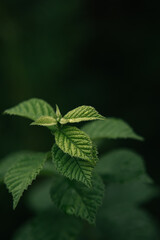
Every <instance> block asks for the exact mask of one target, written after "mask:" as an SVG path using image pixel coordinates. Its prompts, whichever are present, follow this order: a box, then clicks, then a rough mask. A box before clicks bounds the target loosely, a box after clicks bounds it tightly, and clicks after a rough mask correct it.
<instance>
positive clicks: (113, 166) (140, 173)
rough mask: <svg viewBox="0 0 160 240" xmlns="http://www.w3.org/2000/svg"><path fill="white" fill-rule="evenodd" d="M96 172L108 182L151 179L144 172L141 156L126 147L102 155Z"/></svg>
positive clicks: (147, 180) (148, 180)
mask: <svg viewBox="0 0 160 240" xmlns="http://www.w3.org/2000/svg"><path fill="white" fill-rule="evenodd" d="M97 172H98V173H99V174H101V175H102V176H104V177H105V178H106V179H107V181H110V182H128V181H137V180H141V181H142V182H143V181H144V182H151V181H152V180H151V179H150V178H149V176H148V175H147V173H146V170H145V165H144V161H143V159H142V157H141V156H140V155H138V154H137V153H135V152H133V151H131V150H128V149H118V150H114V151H112V152H110V153H107V154H105V155H104V156H102V157H101V158H100V161H99V162H98V164H97Z"/></svg>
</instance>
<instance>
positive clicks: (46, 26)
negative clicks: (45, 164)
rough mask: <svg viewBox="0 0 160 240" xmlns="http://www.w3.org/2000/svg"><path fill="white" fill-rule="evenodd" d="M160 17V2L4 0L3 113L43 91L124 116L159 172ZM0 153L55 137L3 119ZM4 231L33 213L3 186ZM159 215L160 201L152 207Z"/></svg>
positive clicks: (0, 52)
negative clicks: (17, 203)
mask: <svg viewBox="0 0 160 240" xmlns="http://www.w3.org/2000/svg"><path fill="white" fill-rule="evenodd" d="M159 26H160V15H159V8H158V4H157V2H156V1H154V0H153V1H151V0H145V1H142V0H140V1H138V3H136V2H135V1H128V2H127V3H126V2H125V3H124V2H123V1H119V0H108V1H102V0H92V1H91V0H68V1H66V0H54V1H53V0H45V1H42V0H38V1H37V0H27V1H26V0H23V1H20V0H14V1H13V0H0V111H1V112H3V111H4V110H5V109H6V108H9V107H11V106H13V105H15V104H17V103H19V102H20V101H23V100H26V99H29V98H31V97H39V98H42V99H44V100H46V101H48V102H49V103H50V104H52V105H53V106H55V104H56V103H57V104H58V105H59V107H60V109H61V111H62V113H66V112H67V111H68V110H71V109H72V108H74V107H77V106H79V105H83V104H85V105H92V106H94V107H95V108H96V109H97V110H98V111H99V112H100V113H101V114H103V115H105V116H114V117H119V118H123V119H124V120H126V121H127V122H128V123H130V125H131V126H132V127H133V128H134V129H135V130H136V132H137V133H139V134H140V135H142V136H144V137H145V142H144V143H137V142H134V141H128V142H125V141H117V142H116V143H115V142H112V144H111V145H112V147H113V146H117V145H123V146H130V147H131V148H134V149H135V150H137V152H138V153H140V154H142V155H143V156H144V158H145V162H146V167H147V171H148V173H149V175H150V176H151V177H152V178H153V179H154V181H155V183H156V185H157V186H159V185H160V178H159V130H160V128H159V102H158V97H159V87H160V71H159V69H160V68H159V66H160V44H159V43H160V31H159ZM0 140H1V141H0V146H1V147H0V157H1V158H2V157H4V156H5V155H7V154H8V153H11V152H13V151H18V150H21V149H31V150H37V151H48V149H49V148H50V147H51V145H52V136H50V134H49V132H48V131H47V130H46V129H43V128H40V129H39V128H36V127H31V126H29V122H28V120H25V119H20V118H10V117H7V116H1V117H0ZM0 196H1V197H0V199H1V200H0V213H1V214H0V215H1V217H0V218H1V222H2V223H1V224H0V230H1V236H2V234H4V236H5V238H2V239H6V240H7V239H10V236H11V235H12V233H13V232H14V230H15V228H16V227H17V226H19V225H20V223H21V222H22V219H23V220H25V219H27V218H28V217H29V216H30V214H31V213H30V212H28V211H27V210H26V209H25V208H24V206H23V201H22V203H20V206H19V208H17V210H16V212H13V211H12V205H11V196H10V195H9V194H8V192H7V190H6V189H5V187H4V186H0ZM147 208H148V211H150V212H151V214H153V215H154V217H155V218H156V219H157V221H159V215H160V210H159V199H158V198H155V199H153V200H152V201H151V202H150V203H148V205H147Z"/></svg>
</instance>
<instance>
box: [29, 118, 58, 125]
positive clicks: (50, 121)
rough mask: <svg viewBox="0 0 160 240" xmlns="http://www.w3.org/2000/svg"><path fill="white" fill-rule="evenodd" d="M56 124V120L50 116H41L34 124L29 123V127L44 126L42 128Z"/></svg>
mask: <svg viewBox="0 0 160 240" xmlns="http://www.w3.org/2000/svg"><path fill="white" fill-rule="evenodd" d="M56 124H57V121H56V119H55V118H53V117H50V116H42V117H40V118H38V119H37V120H36V121H35V122H32V123H31V125H38V126H44V127H50V126H54V125H56Z"/></svg>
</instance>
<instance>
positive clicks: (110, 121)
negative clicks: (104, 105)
mask: <svg viewBox="0 0 160 240" xmlns="http://www.w3.org/2000/svg"><path fill="white" fill-rule="evenodd" d="M82 130H83V131H84V132H86V133H87V134H88V135H89V136H90V137H91V139H100V138H109V139H117V138H124V139H126V138H131V139H135V140H141V141H142V140H143V138H142V137H141V136H139V135H137V134H136V133H135V132H134V131H133V129H132V128H131V127H130V126H129V125H128V124H127V123H126V122H124V121H123V120H121V119H115V118H107V119H105V120H104V121H96V122H93V123H87V124H86V125H85V126H84V127H83V128H82Z"/></svg>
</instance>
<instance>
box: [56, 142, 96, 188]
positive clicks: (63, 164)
mask: <svg viewBox="0 0 160 240" xmlns="http://www.w3.org/2000/svg"><path fill="white" fill-rule="evenodd" d="M52 156H53V162H54V164H55V167H56V169H57V171H58V172H59V173H60V174H62V175H64V176H65V177H67V178H69V179H70V180H73V179H75V180H77V181H79V182H82V183H84V184H85V185H86V186H88V187H91V177H92V170H93V168H94V165H95V163H94V162H93V163H92V162H89V161H85V160H83V159H80V158H76V157H71V156H70V155H68V154H66V153H64V152H63V151H62V150H61V149H60V148H59V147H58V146H57V145H56V144H55V145H54V146H53V148H52Z"/></svg>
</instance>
